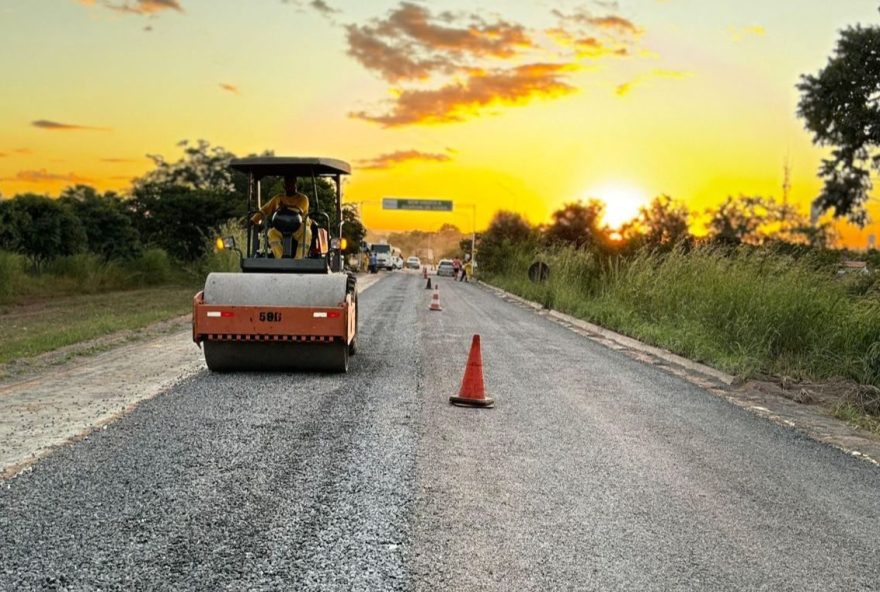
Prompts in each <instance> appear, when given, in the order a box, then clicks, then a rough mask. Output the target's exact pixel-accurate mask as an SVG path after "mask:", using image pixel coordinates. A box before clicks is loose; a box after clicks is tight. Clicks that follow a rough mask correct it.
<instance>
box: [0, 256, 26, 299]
mask: <svg viewBox="0 0 880 592" xmlns="http://www.w3.org/2000/svg"><path fill="white" fill-rule="evenodd" d="M26 265H27V261H26V260H25V258H24V257H23V256H22V255H17V254H15V253H9V252H6V251H0V302H7V301H9V300H11V299H12V297H13V296H15V295H16V294H19V293H21V292H23V291H24V288H25V285H26V283H27V280H28V277H27V275H26V274H25V267H26Z"/></svg>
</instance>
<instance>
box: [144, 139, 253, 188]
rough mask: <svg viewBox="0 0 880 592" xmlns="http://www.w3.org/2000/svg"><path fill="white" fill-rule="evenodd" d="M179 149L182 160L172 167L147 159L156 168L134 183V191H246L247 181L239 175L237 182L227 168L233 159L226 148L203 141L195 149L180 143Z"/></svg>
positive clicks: (154, 158)
mask: <svg viewBox="0 0 880 592" xmlns="http://www.w3.org/2000/svg"><path fill="white" fill-rule="evenodd" d="M178 146H182V147H183V148H184V150H183V157H182V158H181V159H180V160H178V161H177V162H174V163H168V162H166V161H165V158H164V157H163V156H162V155H159V154H148V155H147V157H148V158H149V159H150V160H152V161H153V164H154V165H155V167H156V168H154V169H153V170H152V171H149V172H147V173H146V174H145V175H144V176H142V177H140V178H138V179H135V180H134V188H135V190H136V191H144V190H149V189H150V188H154V189H155V188H159V189H163V188H167V187H178V188H185V189H192V190H201V191H215V192H219V193H233V192H236V191H238V192H239V193H245V192H246V191H247V177H246V176H245V175H242V174H240V173H238V174H237V175H238V178H237V179H236V177H235V175H236V173H235V172H234V171H232V170H231V169H230V168H229V161H231V160H232V159H233V158H235V155H234V154H232V153H231V152H229V151H228V150H226V149H225V148H221V147H220V146H214V147H212V146H211V144H210V143H209V142H207V141H205V140H199V141H198V142H196V144H195V145H190V143H189V141H188V140H183V141H181V142H179V143H178ZM236 180H237V182H235V181H236Z"/></svg>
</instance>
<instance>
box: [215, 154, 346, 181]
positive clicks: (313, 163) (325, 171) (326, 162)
mask: <svg viewBox="0 0 880 592" xmlns="http://www.w3.org/2000/svg"><path fill="white" fill-rule="evenodd" d="M229 166H230V167H231V168H233V169H235V170H236V171H241V172H243V173H253V175H254V176H255V177H269V176H273V177H274V176H278V177H283V176H285V175H290V176H296V177H310V176H312V173H314V174H315V175H350V174H351V165H349V164H348V163H347V162H345V161H342V160H336V159H335V158H302V157H293V156H257V157H254V158H234V159H233V160H232V162H230V163H229Z"/></svg>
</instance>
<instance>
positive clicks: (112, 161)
mask: <svg viewBox="0 0 880 592" xmlns="http://www.w3.org/2000/svg"><path fill="white" fill-rule="evenodd" d="M101 162H108V163H110V164H121V163H128V162H137V161H136V160H135V159H133V158H102V159H101Z"/></svg>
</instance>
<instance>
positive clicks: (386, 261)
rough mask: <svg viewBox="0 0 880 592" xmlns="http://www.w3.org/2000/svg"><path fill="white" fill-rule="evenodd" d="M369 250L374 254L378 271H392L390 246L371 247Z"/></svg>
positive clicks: (392, 262)
mask: <svg viewBox="0 0 880 592" xmlns="http://www.w3.org/2000/svg"><path fill="white" fill-rule="evenodd" d="M370 248H371V250H372V251H373V253H375V254H376V267H377V268H378V269H385V270H387V271H393V270H394V253H393V251H394V249H393V248H392V246H391V245H372V247H370Z"/></svg>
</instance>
